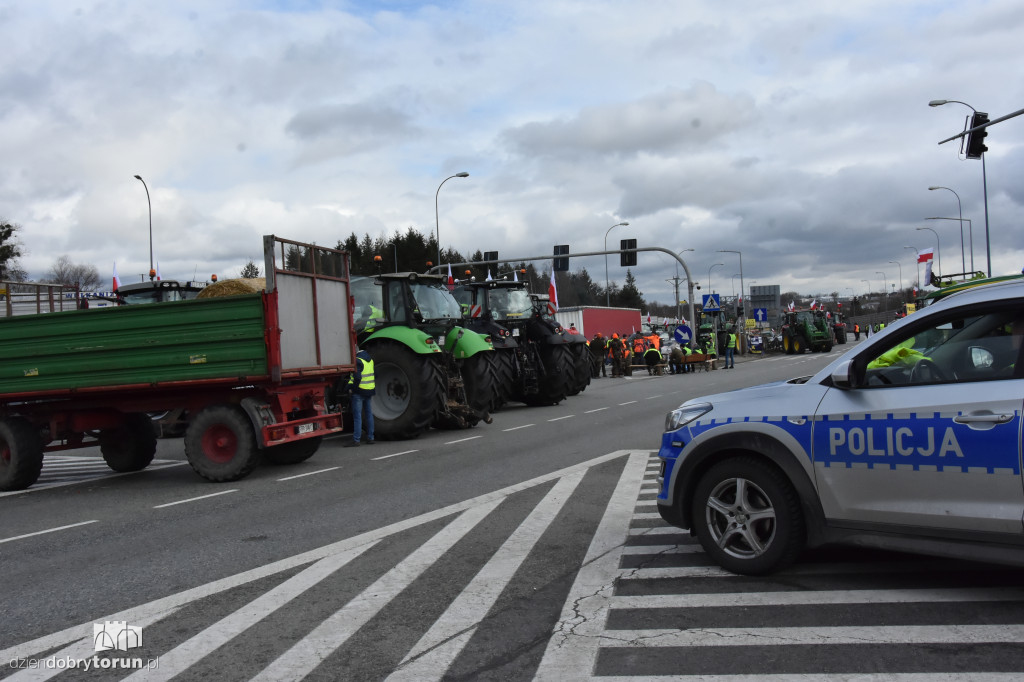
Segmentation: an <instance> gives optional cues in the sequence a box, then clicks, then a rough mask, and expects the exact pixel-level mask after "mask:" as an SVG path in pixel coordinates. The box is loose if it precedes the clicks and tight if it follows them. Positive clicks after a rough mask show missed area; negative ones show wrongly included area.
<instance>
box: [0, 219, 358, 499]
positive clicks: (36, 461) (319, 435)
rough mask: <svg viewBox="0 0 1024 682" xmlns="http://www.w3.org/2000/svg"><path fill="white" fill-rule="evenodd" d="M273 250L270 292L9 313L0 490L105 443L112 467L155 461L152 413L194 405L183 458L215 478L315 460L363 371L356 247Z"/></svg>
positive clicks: (272, 244)
mask: <svg viewBox="0 0 1024 682" xmlns="http://www.w3.org/2000/svg"><path fill="white" fill-rule="evenodd" d="M263 245H264V255H265V262H266V273H267V287H266V290H265V291H263V292H261V293H256V294H248V295H244V296H230V297H224V298H209V299H193V300H183V301H175V302H168V303H161V304H157V305H127V306H117V307H109V308H94V309H88V310H70V311H66V312H54V313H50V314H46V315H25V316H18V317H12V318H6V319H2V320H0V490H21V489H24V488H27V487H29V486H31V485H32V484H33V483H34V482H35V481H36V479H37V478H38V477H39V474H40V471H41V469H42V465H43V457H44V453H46V452H55V451H61V450H71V449H76V448H85V447H92V446H99V448H100V452H101V454H102V455H103V459H104V460H105V461H106V463H107V465H108V466H109V467H110V468H111V469H112V470H114V471H118V472H128V471H139V470H142V469H145V468H146V467H147V466H148V465H149V464H150V462H152V460H153V456H154V454H155V452H156V434H155V431H154V429H153V425H152V422H151V420H150V416H149V413H152V412H159V411H165V410H172V409H179V408H185V409H187V411H188V413H189V415H190V419H189V423H188V427H187V429H186V431H185V437H184V450H185V456H186V458H187V460H188V462H189V464H190V465H191V467H192V469H193V470H194V471H195V472H196V473H197V474H199V475H200V476H202V477H203V478H206V479H208V480H210V481H234V480H238V479H240V478H243V477H244V476H246V475H248V474H249V473H250V472H251V471H252V470H253V469H254V468H255V466H256V465H257V464H258V463H259V462H260V461H261V460H263V459H265V460H268V461H270V462H274V463H279V464H292V463H297V462H301V461H304V460H306V459H308V458H309V457H311V456H312V455H313V454H314V453H315V452H316V450H317V449H318V448H319V446H320V443H321V441H322V440H323V438H324V437H326V436H330V435H333V434H337V433H340V432H341V431H342V430H343V417H342V414H341V412H340V409H338V408H337V406H336V401H335V400H334V399H333V398H331V396H332V395H333V394H334V390H333V389H334V387H335V385H336V384H337V382H339V381H340V380H342V379H343V377H345V376H346V375H347V374H349V373H351V372H353V371H354V370H355V338H354V334H353V329H352V309H351V299H350V296H349V288H350V282H349V276H348V267H349V265H348V264H349V260H348V254H347V253H345V252H344V251H338V250H335V249H328V248H324V247H319V246H315V245H311V244H303V243H301V242H294V241H290V240H286V239H282V238H278V237H275V236H273V235H269V236H265V237H264V238H263ZM286 252H288V253H290V254H293V255H296V254H297V257H293V258H290V259H287V260H286V258H285V253H286ZM286 263H287V265H286ZM328 273H329V274H328Z"/></svg>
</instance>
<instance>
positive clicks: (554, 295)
mask: <svg viewBox="0 0 1024 682" xmlns="http://www.w3.org/2000/svg"><path fill="white" fill-rule="evenodd" d="M548 298H550V299H551V302H550V303H548V308H549V309H551V314H552V315H553V314H554V313H555V312H556V311H557V310H558V289H556V288H555V270H554V268H552V269H551V283H550V284H548Z"/></svg>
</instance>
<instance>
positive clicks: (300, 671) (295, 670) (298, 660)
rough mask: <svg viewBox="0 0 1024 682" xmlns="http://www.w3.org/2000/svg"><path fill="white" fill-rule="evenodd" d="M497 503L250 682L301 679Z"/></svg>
mask: <svg viewBox="0 0 1024 682" xmlns="http://www.w3.org/2000/svg"><path fill="white" fill-rule="evenodd" d="M501 502H502V500H492V501H490V502H486V503H484V504H481V505H479V506H476V507H471V508H470V509H467V510H466V511H464V512H462V513H461V514H460V515H459V516H457V517H456V518H455V519H454V520H453V521H452V522H451V523H449V524H448V525H447V526H445V527H444V528H442V529H441V530H440V531H438V532H437V534H435V535H434V536H433V537H431V538H430V539H429V540H427V541H426V542H425V543H423V545H421V546H420V547H419V548H418V549H417V550H416V551H414V552H413V553H412V554H410V555H409V556H407V557H406V558H405V559H403V560H402V561H401V562H400V563H398V564H397V565H395V567H394V568H392V569H391V570H390V571H388V572H387V573H385V574H384V575H383V576H381V577H380V578H379V579H378V580H377V581H375V582H374V583H373V584H372V585H370V586H369V587H367V588H366V589H365V590H363V591H362V592H361V593H359V595H357V596H356V597H355V598H353V599H352V601H350V602H349V603H348V604H346V605H345V606H344V607H342V608H341V609H340V610H339V611H336V612H335V613H334V614H333V615H331V616H329V617H328V618H327V619H326V620H324V621H323V622H322V623H320V625H318V626H316V627H315V628H314V629H313V631H312V632H310V633H309V634H308V635H306V636H305V637H303V638H302V639H300V640H299V641H298V642H296V643H295V644H294V645H293V646H292V647H291V648H290V649H288V651H286V652H284V653H283V654H281V655H280V656H278V658H277V659H276V660H275V661H274V662H273V663H271V664H270V665H268V666H267V667H266V668H264V669H263V671H261V672H260V674H259V675H256V676H255V677H253V678H252V682H281V681H283V680H301V679H302V678H304V677H305V676H306V675H308V674H310V673H311V672H312V671H313V669H314V668H316V667H317V666H318V665H320V664H321V663H322V662H323V661H324V659H326V658H327V657H328V656H330V655H331V654H332V653H334V651H335V650H336V649H337V648H338V647H340V646H342V645H343V644H344V643H345V642H347V641H348V638H349V637H351V636H352V635H353V634H355V632H356V631H357V630H358V629H359V628H361V627H362V626H363V625H364V624H366V622H367V621H369V620H370V619H371V618H372V617H373V616H374V615H376V614H377V613H378V612H379V611H380V610H381V609H383V608H384V607H385V606H386V605H387V604H388V603H389V602H390V601H391V600H392V599H394V598H395V597H397V596H398V594H399V593H400V592H401V591H402V590H404V589H405V588H406V587H408V586H409V584H410V583H411V582H412V581H414V580H415V579H416V578H418V577H419V576H420V574H422V573H423V571H425V570H427V569H428V568H429V567H430V566H431V565H433V564H434V563H435V562H436V561H437V560H438V559H440V558H441V556H442V555H443V554H444V553H445V552H447V551H448V550H449V549H451V548H452V546H453V545H455V543H456V542H458V541H459V540H461V539H462V538H463V537H464V536H465V535H466V533H468V532H470V531H471V530H473V529H474V528H475V527H476V526H477V524H478V523H480V522H481V521H483V519H484V518H485V517H486V516H487V515H488V514H490V513H491V512H492V511H493V510H494V509H495V508H496V507H497V506H498V505H499V504H501Z"/></svg>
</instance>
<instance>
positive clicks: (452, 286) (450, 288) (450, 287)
mask: <svg viewBox="0 0 1024 682" xmlns="http://www.w3.org/2000/svg"><path fill="white" fill-rule="evenodd" d="M448 291H455V278H454V277H452V264H451V263H449V264H448Z"/></svg>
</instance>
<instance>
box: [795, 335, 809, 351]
mask: <svg viewBox="0 0 1024 682" xmlns="http://www.w3.org/2000/svg"><path fill="white" fill-rule="evenodd" d="M805 350H807V344H806V343H804V340H803V339H802V338H801V337H799V336H794V337H793V353H794V354H795V355H803V353H804V351H805Z"/></svg>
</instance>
